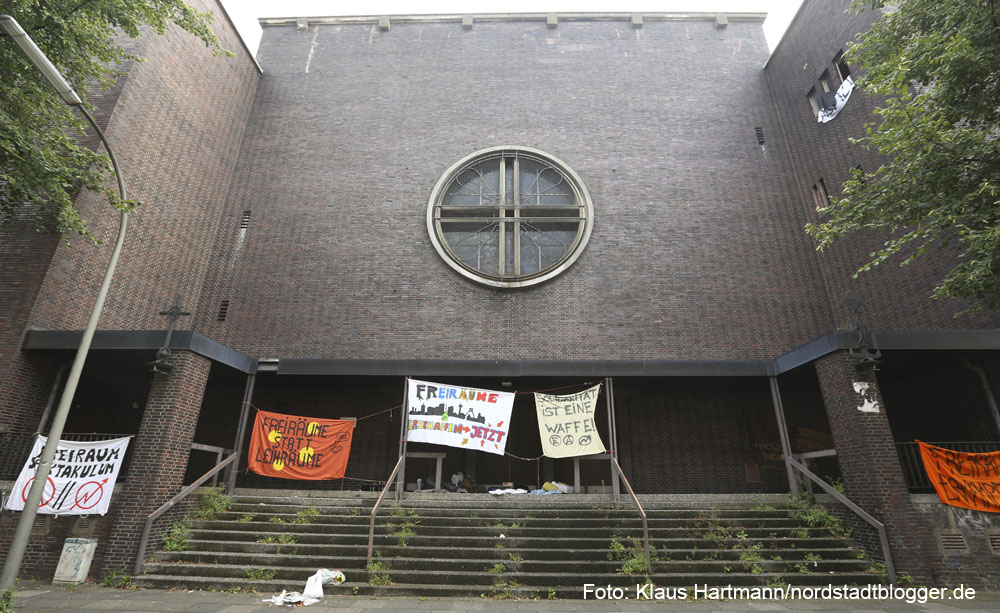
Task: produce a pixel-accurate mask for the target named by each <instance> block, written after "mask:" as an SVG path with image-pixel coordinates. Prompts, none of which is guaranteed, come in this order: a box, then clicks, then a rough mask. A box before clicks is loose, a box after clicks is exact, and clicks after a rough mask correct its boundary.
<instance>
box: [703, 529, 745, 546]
mask: <svg viewBox="0 0 1000 613" xmlns="http://www.w3.org/2000/svg"><path fill="white" fill-rule="evenodd" d="M742 534H743V536H744V538H745V537H746V533H745V532H743V533H742ZM735 537H736V534H735V533H734V532H733V530H732V528H730V527H729V526H723V525H722V524H718V523H710V524H709V526H708V532H706V533H704V534H703V535H702V538H704V539H705V540H707V541H709V542H711V543H712V544H713V545H714V546H715V547H717V548H719V549H725V548H726V541H728V540H730V539H732V538H735Z"/></svg>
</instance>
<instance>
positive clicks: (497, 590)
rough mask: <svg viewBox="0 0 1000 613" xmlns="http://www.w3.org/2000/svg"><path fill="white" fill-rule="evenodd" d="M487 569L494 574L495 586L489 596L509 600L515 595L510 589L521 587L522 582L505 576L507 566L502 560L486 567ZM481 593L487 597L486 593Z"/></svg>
mask: <svg viewBox="0 0 1000 613" xmlns="http://www.w3.org/2000/svg"><path fill="white" fill-rule="evenodd" d="M485 570H486V572H488V573H490V574H491V575H493V576H494V578H493V587H492V588H491V589H490V596H489V597H491V598H496V599H500V600H509V599H511V598H513V597H514V595H513V593H512V592H511V591H510V589H509V588H513V587H519V586H520V584H518V583H517V582H516V581H510V580H508V579H506V578H504V573H506V572H507V568H506V567H505V566H504V565H503V563H502V562H497V563H496V564H494V565H493V566H492V567H490V568H486V569H485ZM480 595H481V596H482V597H484V598H486V597H487V595H486V594H485V593H484V594H480Z"/></svg>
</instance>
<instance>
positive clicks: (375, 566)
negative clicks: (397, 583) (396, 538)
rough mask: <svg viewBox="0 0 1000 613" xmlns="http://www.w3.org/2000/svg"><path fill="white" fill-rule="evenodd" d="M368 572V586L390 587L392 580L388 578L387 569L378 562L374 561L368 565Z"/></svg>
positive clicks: (382, 563) (383, 563) (383, 564)
mask: <svg viewBox="0 0 1000 613" xmlns="http://www.w3.org/2000/svg"><path fill="white" fill-rule="evenodd" d="M366 568H367V570H368V585H392V579H391V578H390V577H389V567H388V566H387V565H386V564H385V562H382V561H380V560H376V561H374V562H372V563H371V564H369V565H368V566H367V567H366Z"/></svg>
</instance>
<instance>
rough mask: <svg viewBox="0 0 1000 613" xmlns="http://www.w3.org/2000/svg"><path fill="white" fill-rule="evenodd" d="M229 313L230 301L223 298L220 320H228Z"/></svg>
mask: <svg viewBox="0 0 1000 613" xmlns="http://www.w3.org/2000/svg"><path fill="white" fill-rule="evenodd" d="M227 315H229V301H228V300H223V301H222V302H220V303H219V316H218V320H219V321H226V316H227Z"/></svg>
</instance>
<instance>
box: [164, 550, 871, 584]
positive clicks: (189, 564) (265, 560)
mask: <svg viewBox="0 0 1000 613" xmlns="http://www.w3.org/2000/svg"><path fill="white" fill-rule="evenodd" d="M183 553H186V552H174V553H172V554H171V555H165V554H164V553H160V554H158V555H157V556H156V561H155V562H149V563H147V564H146V567H145V569H146V571H147V572H151V573H153V574H164V575H166V574H176V575H198V574H206V575H215V574H225V573H217V572H215V570H214V569H236V570H237V571H238V572H237V574H236V575H232V576H242V573H243V572H244V570H245V569H247V568H258V567H262V568H287V567H288V566H289V564H291V565H293V566H294V567H297V568H336V569H339V570H342V571H344V572H345V573H346V572H347V571H348V570H351V571H363V570H364V568H365V567H366V563H365V562H366V560H365V558H362V557H327V556H315V555H301V554H296V555H289V554H284V553H283V554H272V553H227V552H220V553H215V554H211V553H207V554H206V553H199V554H194V555H183ZM705 553H706V554H707V556H706V558H705V559H699V558H698V557H692V556H691V555H690V554H687V556H686V558H680V559H673V558H672V557H671V556H670V555H669V554H664V553H662V552H660V553H658V554H657V556H656V557H657V558H658V559H655V560H654V563H653V568H654V570H656V572H659V573H676V572H687V573H691V572H711V573H723V572H744V571H746V570H747V568H748V567H747V566H746V565H745V564H751V563H753V564H757V565H758V566H760V567H762V568H763V569H765V570H767V571H768V572H783V571H787V572H798V573H802V574H808V573H810V572H819V573H825V572H845V571H852V572H856V571H864V570H866V569H867V568H869V567H870V566H871V562H869V561H866V560H858V559H857V558H856V557H853V556H852V557H850V558H844V557H841V558H836V559H834V558H829V559H827V558H823V559H820V560H818V561H816V560H809V559H806V558H805V557H804V552H794V551H783V552H781V553H782V554H785V555H779V554H777V553H776V554H770V553H767V552H757V553H758V554H759V555H760V556H761V557H762V558H763V559H762V560H760V561H748V562H746V563H744V562H743V561H741V560H740V559H739V557H736V558H733V557H729V558H721V557H720V556H718V555H712V553H710V552H705ZM734 553H737V554H739V553H741V552H739V551H736V552H734ZM512 555H513V556H514V557H513V558H511V556H512ZM785 556H788V557H785ZM773 557H780V558H781V559H778V560H775V559H773ZM820 557H821V558H822V557H823V556H820ZM378 560H379V561H380V562H382V563H384V564H385V565H387V566H389V567H390V568H391V569H392V570H400V571H403V570H406V571H423V572H431V573H433V572H438V571H475V570H477V569H483V570H488V569H490V568H493V567H494V565H496V564H503V566H504V567H505V569H506V570H507V572H519V573H534V574H544V573H553V572H564V571H565V567H566V562H565V561H564V560H530V559H524V558H523V556H521V554H520V553H519V552H510V553H508V555H507V556H497V557H494V558H471V559H434V558H416V557H405V558H390V557H385V556H383V557H380V558H378ZM621 566H622V561H620V560H608V559H607V556H605V558H603V559H592V560H574V561H573V572H576V573H577V574H580V575H585V576H597V575H605V574H612V575H613V574H617V573H618V570H619V568H620V567H621ZM727 569H728V570H727ZM411 582H413V583H419V581H411Z"/></svg>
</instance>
